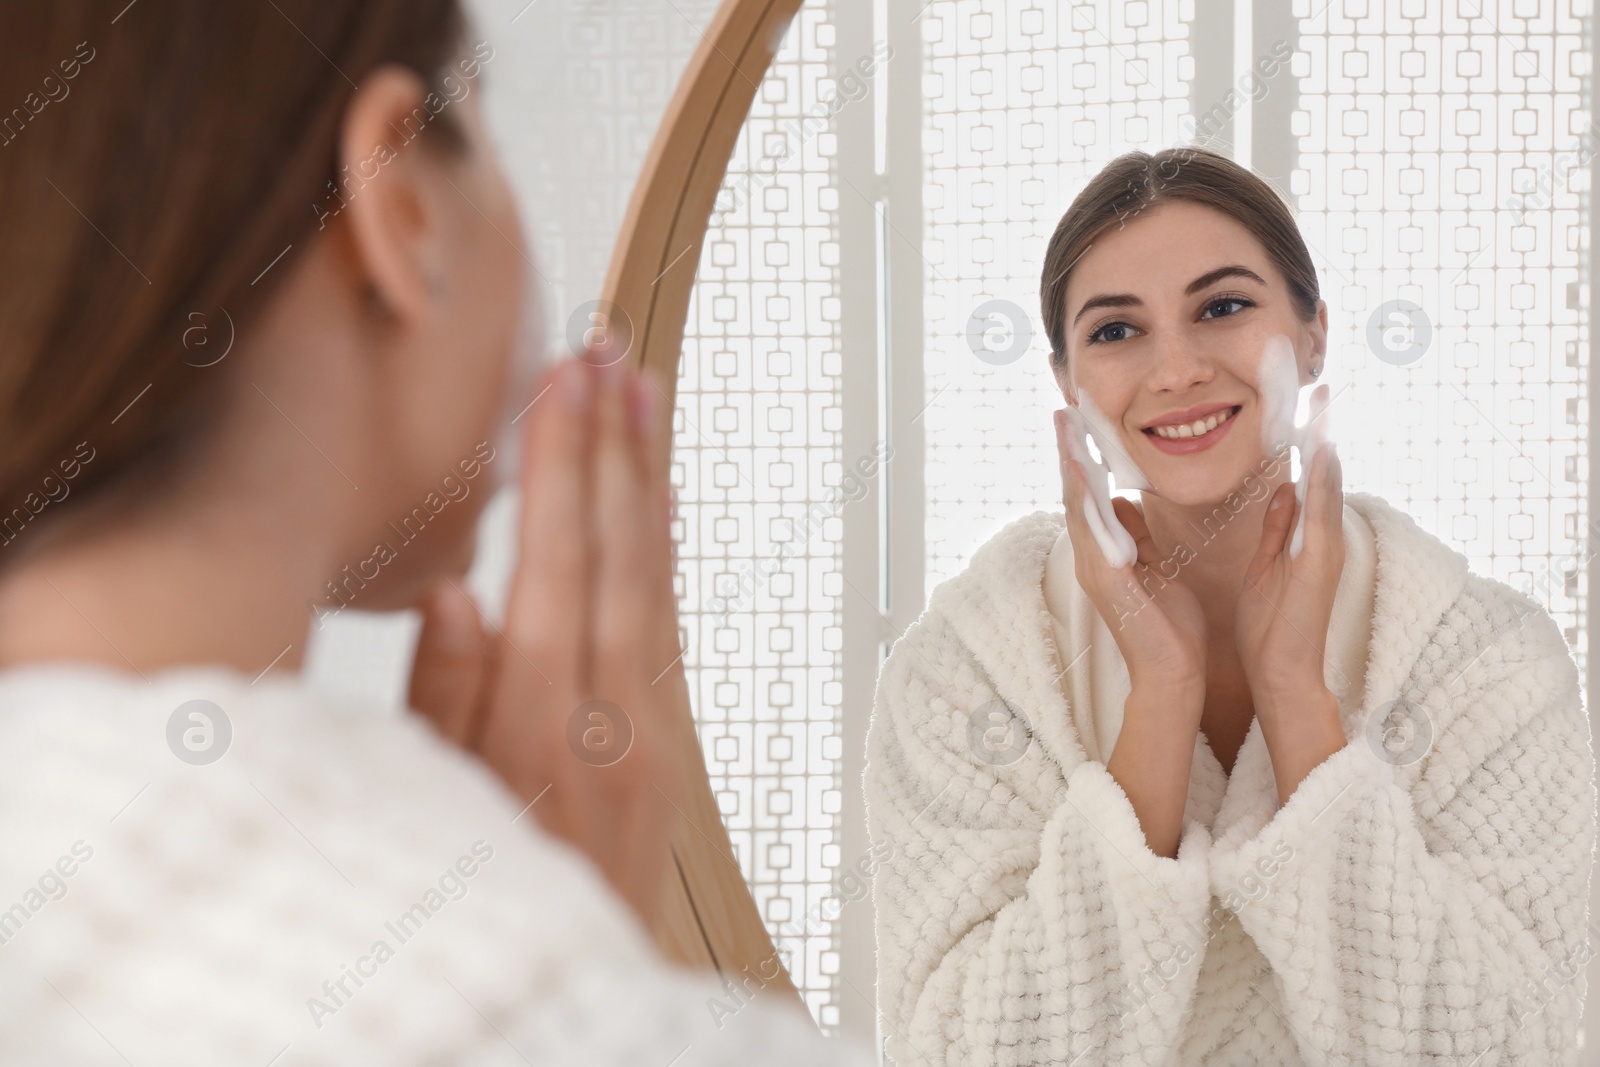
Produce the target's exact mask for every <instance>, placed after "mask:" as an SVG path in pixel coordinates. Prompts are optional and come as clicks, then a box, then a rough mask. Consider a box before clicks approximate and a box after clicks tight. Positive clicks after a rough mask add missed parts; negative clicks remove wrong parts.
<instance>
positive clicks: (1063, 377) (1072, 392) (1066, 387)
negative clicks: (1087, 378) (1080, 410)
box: [1053, 362, 1078, 407]
mask: <svg viewBox="0 0 1600 1067" xmlns="http://www.w3.org/2000/svg"><path fill="white" fill-rule="evenodd" d="M1053 371H1054V373H1055V376H1056V385H1057V386H1058V387H1059V388H1060V389H1061V395H1062V396H1063V397H1065V398H1066V401H1067V403H1068V404H1070V405H1072V406H1073V407H1077V406H1078V390H1077V389H1076V388H1074V387H1073V384H1072V374H1071V372H1069V371H1068V370H1067V365H1066V363H1064V362H1063V363H1057V364H1056V365H1055V367H1054V368H1053Z"/></svg>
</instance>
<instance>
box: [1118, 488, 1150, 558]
mask: <svg viewBox="0 0 1600 1067" xmlns="http://www.w3.org/2000/svg"><path fill="white" fill-rule="evenodd" d="M1111 509H1112V510H1113V511H1115V512H1116V513H1117V518H1118V519H1120V520H1121V521H1122V527H1123V529H1125V530H1127V531H1128V534H1129V535H1130V536H1131V537H1132V538H1133V544H1134V548H1135V549H1136V550H1137V551H1138V556H1139V562H1140V564H1142V565H1143V566H1146V567H1155V566H1158V565H1159V564H1160V563H1161V550H1160V549H1159V548H1157V547H1156V539H1155V538H1154V537H1151V536H1150V527H1149V526H1148V525H1147V524H1146V523H1145V521H1144V516H1143V515H1141V514H1139V509H1138V508H1137V507H1135V506H1134V504H1133V501H1131V500H1128V499H1126V498H1124V497H1120V496H1119V497H1112V499H1111Z"/></svg>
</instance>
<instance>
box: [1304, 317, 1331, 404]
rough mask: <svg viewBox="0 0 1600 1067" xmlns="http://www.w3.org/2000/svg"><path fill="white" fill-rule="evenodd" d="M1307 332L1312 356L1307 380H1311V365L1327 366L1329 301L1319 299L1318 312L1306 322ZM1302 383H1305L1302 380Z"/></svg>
mask: <svg viewBox="0 0 1600 1067" xmlns="http://www.w3.org/2000/svg"><path fill="white" fill-rule="evenodd" d="M1306 332H1307V333H1308V334H1310V335H1311V356H1310V359H1309V362H1308V366H1307V370H1306V374H1305V375H1304V378H1305V381H1306V382H1309V381H1311V380H1312V379H1311V377H1310V374H1311V371H1310V368H1311V367H1326V366H1327V365H1328V364H1327V362H1326V359H1327V355H1328V302H1327V301H1326V300H1318V301H1317V313H1316V315H1314V316H1312V319H1311V321H1310V322H1308V323H1306ZM1301 384H1305V383H1304V382H1302V383H1301Z"/></svg>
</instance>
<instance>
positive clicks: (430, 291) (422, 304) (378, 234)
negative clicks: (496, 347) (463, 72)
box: [335, 64, 445, 322]
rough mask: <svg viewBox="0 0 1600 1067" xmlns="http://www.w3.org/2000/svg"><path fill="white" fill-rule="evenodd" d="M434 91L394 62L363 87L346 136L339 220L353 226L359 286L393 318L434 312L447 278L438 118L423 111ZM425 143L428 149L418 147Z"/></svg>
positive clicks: (341, 157) (350, 111)
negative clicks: (430, 142) (435, 144)
mask: <svg viewBox="0 0 1600 1067" xmlns="http://www.w3.org/2000/svg"><path fill="white" fill-rule="evenodd" d="M426 95H427V86H426V85H425V84H424V83H423V81H422V79H421V78H419V77H418V76H417V75H416V73H415V72H414V71H411V70H409V69H407V68H406V67H402V66H399V65H398V64H390V65H388V66H384V67H380V68H378V69H377V70H375V71H373V72H372V73H371V74H370V75H368V77H367V78H366V79H365V80H364V81H363V82H362V83H361V86H360V87H359V88H358V89H357V90H356V92H355V95H354V96H353V97H352V98H351V100H350V104H349V106H348V107H347V108H346V109H345V117H344V127H343V129H342V130H341V131H340V135H339V164H340V166H339V172H338V200H337V201H335V203H337V204H339V205H340V206H339V208H338V211H339V214H340V215H342V216H344V218H345V220H346V223H347V233H348V234H349V240H350V251H351V254H352V255H351V265H352V267H353V269H354V270H355V271H357V272H358V277H356V278H355V279H354V280H355V282H356V284H357V285H359V286H360V287H361V288H362V289H363V290H365V291H368V292H370V293H372V294H373V295H374V296H375V297H376V298H377V300H378V302H379V304H380V305H381V306H382V307H383V308H384V309H385V310H386V311H387V312H388V313H389V314H391V315H394V316H398V317H399V318H400V319H402V320H409V321H413V322H414V321H416V320H418V319H420V318H422V317H424V316H425V315H426V314H427V311H428V308H429V306H430V305H431V304H432V303H433V301H434V299H435V297H436V295H437V290H438V289H439V288H440V285H439V283H440V280H441V279H442V277H443V274H444V269H445V264H444V248H443V227H442V219H441V217H440V215H441V213H440V211H439V208H438V202H437V200H436V197H437V196H438V191H439V188H440V186H439V184H438V182H437V180H435V179H433V176H432V173H431V171H432V168H433V167H435V166H437V159H438V157H437V155H435V154H433V153H432V152H430V151H429V150H428V146H427V144H426V141H425V140H423V139H425V138H427V137H428V136H429V135H430V134H432V136H433V137H435V138H438V139H442V136H443V135H442V133H441V132H440V131H436V130H429V129H428V125H429V123H430V122H436V121H438V119H437V116H435V115H433V114H432V113H430V112H429V110H428V109H427V108H426V107H425V106H424V105H423V100H424V97H425V96H426ZM418 141H422V143H421V144H418V143H416V142H418Z"/></svg>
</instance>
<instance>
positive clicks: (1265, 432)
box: [1257, 334, 1332, 559]
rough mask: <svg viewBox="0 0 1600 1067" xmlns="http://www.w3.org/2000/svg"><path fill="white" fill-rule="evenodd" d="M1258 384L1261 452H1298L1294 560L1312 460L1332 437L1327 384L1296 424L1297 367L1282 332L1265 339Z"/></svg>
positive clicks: (1300, 537) (1315, 393)
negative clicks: (1286, 448) (1287, 449)
mask: <svg viewBox="0 0 1600 1067" xmlns="http://www.w3.org/2000/svg"><path fill="white" fill-rule="evenodd" d="M1257 383H1258V385H1257V391H1258V392H1259V394H1260V396H1261V405H1262V407H1261V448H1262V451H1263V452H1265V453H1266V454H1267V455H1269V456H1270V455H1276V454H1277V452H1278V450H1279V449H1281V448H1283V447H1284V446H1285V445H1289V446H1292V447H1293V448H1294V449H1295V450H1296V451H1297V452H1298V453H1299V460H1300V474H1299V477H1297V478H1296V479H1295V483H1294V498H1295V500H1296V501H1297V502H1298V503H1299V505H1300V512H1299V514H1298V515H1297V516H1296V518H1295V524H1294V533H1293V535H1291V537H1290V539H1289V558H1290V559H1297V558H1299V556H1300V549H1301V547H1302V546H1303V545H1304V543H1305V530H1304V526H1305V502H1306V483H1307V481H1308V480H1309V479H1310V472H1311V460H1312V457H1314V456H1315V455H1316V454H1317V450H1318V449H1320V448H1321V447H1322V446H1323V445H1324V444H1326V443H1327V442H1329V441H1331V440H1332V431H1331V429H1330V426H1329V421H1330V419H1329V415H1328V387H1327V385H1325V384H1324V385H1319V386H1317V387H1316V389H1315V390H1313V391H1312V394H1311V410H1310V417H1309V418H1308V419H1307V420H1306V422H1305V425H1303V426H1297V425H1295V421H1294V419H1295V409H1296V408H1298V407H1299V406H1300V369H1299V367H1298V365H1297V364H1296V363H1295V358H1294V343H1293V342H1291V341H1290V340H1289V338H1287V337H1285V336H1283V335H1282V334H1278V335H1276V336H1273V337H1271V338H1268V340H1267V344H1266V348H1265V349H1264V350H1263V352H1262V353H1261V366H1260V370H1259V372H1258V374H1257Z"/></svg>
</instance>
